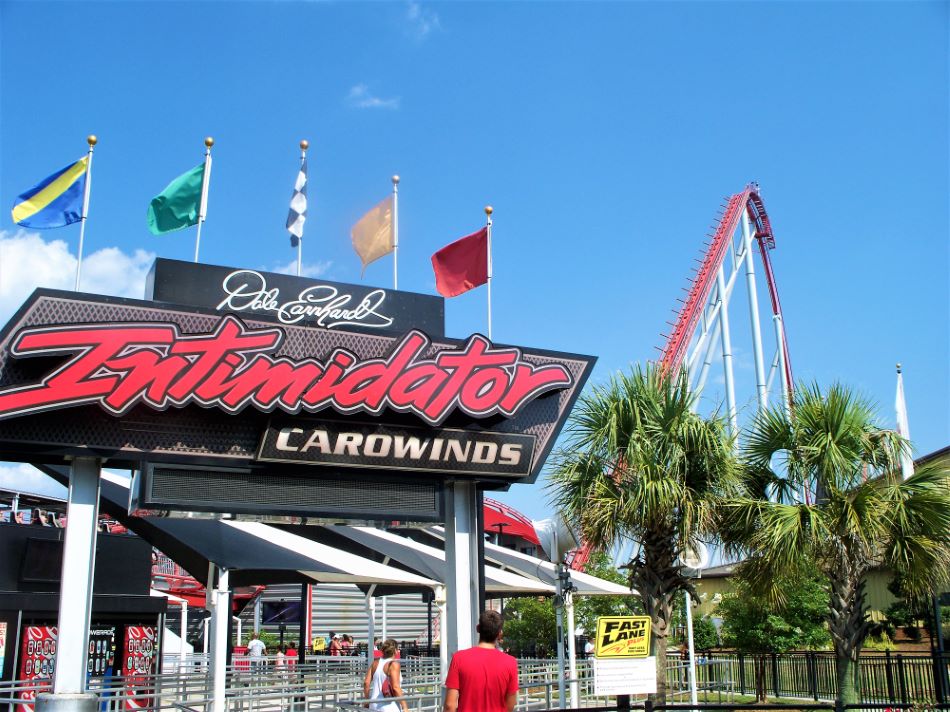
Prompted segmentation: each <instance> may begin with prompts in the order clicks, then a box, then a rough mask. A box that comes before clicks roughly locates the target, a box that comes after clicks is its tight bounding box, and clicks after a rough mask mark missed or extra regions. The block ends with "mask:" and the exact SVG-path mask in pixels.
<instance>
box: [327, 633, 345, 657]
mask: <svg viewBox="0 0 950 712" xmlns="http://www.w3.org/2000/svg"><path fill="white" fill-rule="evenodd" d="M342 654H343V646H342V645H341V644H340V634H339V633H334V634H333V638H332V639H331V640H330V655H332V656H333V657H339V656H340V655H342Z"/></svg>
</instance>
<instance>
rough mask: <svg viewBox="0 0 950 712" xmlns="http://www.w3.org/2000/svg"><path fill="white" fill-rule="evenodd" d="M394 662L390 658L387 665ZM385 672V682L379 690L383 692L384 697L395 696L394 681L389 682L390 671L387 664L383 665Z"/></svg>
mask: <svg viewBox="0 0 950 712" xmlns="http://www.w3.org/2000/svg"><path fill="white" fill-rule="evenodd" d="M390 664H392V660H390V661H389V662H388V663H386V665H390ZM383 672H384V673H386V677H384V678H383V684H382V685H381V686H380V688H379V691H380V692H381V693H382V695H383V697H395V696H396V692H395V691H394V690H393V686H392V683H390V682H389V672H388V671H387V670H386V668H385V666H384V667H383Z"/></svg>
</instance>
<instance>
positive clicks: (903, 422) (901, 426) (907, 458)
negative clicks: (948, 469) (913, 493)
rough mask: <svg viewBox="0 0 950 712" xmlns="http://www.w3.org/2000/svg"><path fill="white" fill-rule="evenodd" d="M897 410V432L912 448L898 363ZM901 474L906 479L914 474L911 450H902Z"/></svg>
mask: <svg viewBox="0 0 950 712" xmlns="http://www.w3.org/2000/svg"><path fill="white" fill-rule="evenodd" d="M894 407H895V410H896V411H897V432H898V434H899V435H901V436H902V437H903V438H904V439H905V440H907V441H908V444H907V447H908V448H910V420H909V419H908V417H907V401H905V400H904V376H903V374H902V373H901V365H900V364H897V398H896V399H895V403H894ZM901 474H902V475H903V477H904V479H905V480H906V479H907V478H908V477H910V476H911V475H913V474H914V458H913V456H912V455H911V454H910V452H909V450H905V449H902V450H901Z"/></svg>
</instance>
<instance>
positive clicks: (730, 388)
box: [716, 266, 739, 438]
mask: <svg viewBox="0 0 950 712" xmlns="http://www.w3.org/2000/svg"><path fill="white" fill-rule="evenodd" d="M716 284H717V285H718V287H719V299H720V300H721V301H722V305H721V306H720V307H719V326H720V327H721V331H722V334H721V336H722V366H723V371H724V372H725V376H726V408H727V409H728V411H729V434H730V435H732V436H733V437H734V438H735V437H736V436H737V435H738V434H739V418H738V414H737V413H736V384H735V379H734V376H733V371H732V337H731V335H730V332H729V296H728V294H727V292H726V277H725V275H724V273H723V268H722V266H720V267H719V273H718V274H717V275H716Z"/></svg>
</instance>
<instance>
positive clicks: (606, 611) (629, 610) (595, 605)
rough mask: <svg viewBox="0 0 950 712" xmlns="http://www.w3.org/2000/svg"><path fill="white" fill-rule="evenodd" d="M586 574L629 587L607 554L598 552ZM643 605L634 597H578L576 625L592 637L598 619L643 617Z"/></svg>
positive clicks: (585, 568) (591, 559)
mask: <svg viewBox="0 0 950 712" xmlns="http://www.w3.org/2000/svg"><path fill="white" fill-rule="evenodd" d="M584 573H588V574H590V575H591V576H596V577H597V578H602V579H604V580H605V581H613V582H614V583H619V584H622V585H624V586H627V585H629V581H628V580H627V576H625V575H624V574H622V573H621V572H620V571H618V570H617V569H616V568H615V567H614V565H613V563H612V561H611V559H610V556H609V555H608V554H607V553H605V552H602V551H601V552H596V553H595V554H593V555H592V556H591V558H590V560H589V561H588V562H587V564H586V565H585V566H584ZM642 615H643V604H642V603H641V602H640V599H639V598H638V597H637V596H635V595H633V594H632V593H631V594H630V595H629V596H577V597H575V598H574V616H575V624H576V626H577V627H578V628H583V629H584V631H585V633H586V634H587V635H588V636H592V635H593V634H594V631H595V630H596V628H597V619H598V618H600V617H601V616H642Z"/></svg>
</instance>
